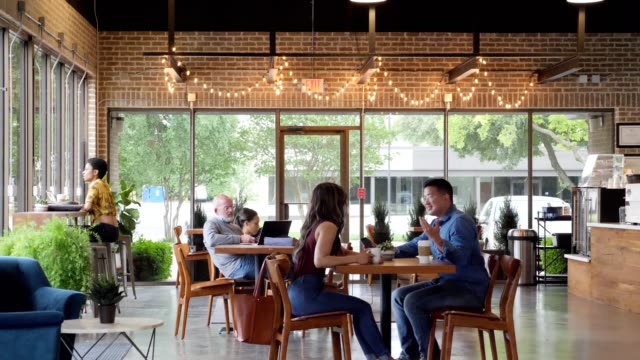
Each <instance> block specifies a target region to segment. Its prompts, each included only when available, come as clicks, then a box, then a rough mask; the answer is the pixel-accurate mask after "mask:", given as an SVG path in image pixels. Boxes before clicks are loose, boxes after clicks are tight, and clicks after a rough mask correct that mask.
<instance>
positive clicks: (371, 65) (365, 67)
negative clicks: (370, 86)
mask: <svg viewBox="0 0 640 360" xmlns="http://www.w3.org/2000/svg"><path fill="white" fill-rule="evenodd" d="M375 63H376V57H375V56H369V57H368V58H367V60H365V61H364V63H363V64H362V67H360V71H358V73H359V74H360V79H359V80H358V84H360V85H362V84H365V83H366V82H367V80H369V78H370V77H371V75H373V73H375V72H376V71H378V69H377V68H376V67H375Z"/></svg>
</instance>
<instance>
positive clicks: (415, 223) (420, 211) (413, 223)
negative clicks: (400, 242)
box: [404, 196, 427, 241]
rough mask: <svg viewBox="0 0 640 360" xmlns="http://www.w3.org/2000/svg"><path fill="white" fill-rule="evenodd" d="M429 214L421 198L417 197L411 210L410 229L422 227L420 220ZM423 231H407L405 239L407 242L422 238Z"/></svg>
mask: <svg viewBox="0 0 640 360" xmlns="http://www.w3.org/2000/svg"><path fill="white" fill-rule="evenodd" d="M426 213H427V209H425V207H424V205H423V204H422V201H421V199H420V196H418V197H416V201H414V202H413V207H412V208H411V209H409V227H412V228H416V227H420V226H422V225H420V218H423V217H424V215H425V214H426ZM420 234H422V231H407V232H406V233H405V234H404V238H405V240H406V241H411V240H413V239H414V238H416V237H417V236H420Z"/></svg>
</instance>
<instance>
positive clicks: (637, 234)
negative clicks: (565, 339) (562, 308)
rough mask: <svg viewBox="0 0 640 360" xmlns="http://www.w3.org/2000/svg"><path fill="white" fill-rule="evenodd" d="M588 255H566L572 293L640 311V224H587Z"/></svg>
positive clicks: (635, 311)
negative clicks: (589, 245)
mask: <svg viewBox="0 0 640 360" xmlns="http://www.w3.org/2000/svg"><path fill="white" fill-rule="evenodd" d="M587 226H588V227H589V228H590V232H591V241H590V243H591V256H590V257H586V256H580V255H575V254H572V255H565V257H566V258H567V260H568V261H567V263H568V272H569V275H568V276H569V279H568V286H569V292H570V293H571V294H574V295H577V296H580V297H584V298H587V299H590V300H594V301H598V302H601V303H605V304H609V305H613V306H615V307H618V308H621V309H624V310H628V311H632V312H634V313H640V277H639V276H638V274H640V226H638V225H631V224H619V223H588V224H587Z"/></svg>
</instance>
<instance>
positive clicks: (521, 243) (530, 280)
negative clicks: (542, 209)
mask: <svg viewBox="0 0 640 360" xmlns="http://www.w3.org/2000/svg"><path fill="white" fill-rule="evenodd" d="M537 241H538V234H537V233H536V232H535V230H531V229H511V230H509V232H508V233H507V242H508V245H509V250H510V251H511V254H512V255H513V256H514V257H515V258H517V259H519V260H520V268H521V269H522V270H521V272H520V285H535V283H536V251H535V248H536V246H535V245H536V242H537Z"/></svg>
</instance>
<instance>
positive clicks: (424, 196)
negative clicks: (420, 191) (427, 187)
mask: <svg viewBox="0 0 640 360" xmlns="http://www.w3.org/2000/svg"><path fill="white" fill-rule="evenodd" d="M434 197H438V194H429V195H422V197H421V199H422V201H427V199H429V200H433V198H434Z"/></svg>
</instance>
